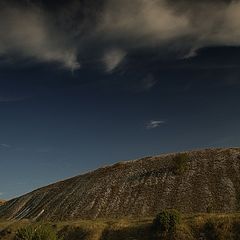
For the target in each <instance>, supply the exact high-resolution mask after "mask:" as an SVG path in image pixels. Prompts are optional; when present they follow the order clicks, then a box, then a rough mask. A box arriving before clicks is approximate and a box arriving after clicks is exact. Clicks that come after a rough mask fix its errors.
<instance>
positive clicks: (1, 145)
mask: <svg viewBox="0 0 240 240" xmlns="http://www.w3.org/2000/svg"><path fill="white" fill-rule="evenodd" d="M0 148H11V145H9V144H5V143H1V144H0Z"/></svg>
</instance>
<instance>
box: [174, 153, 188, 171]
mask: <svg viewBox="0 0 240 240" xmlns="http://www.w3.org/2000/svg"><path fill="white" fill-rule="evenodd" d="M187 161H188V155H187V154H186V153H179V154H177V155H176V156H175V157H174V158H173V172H174V174H182V173H184V172H185V171H186V170H187Z"/></svg>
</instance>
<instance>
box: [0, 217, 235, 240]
mask: <svg viewBox="0 0 240 240" xmlns="http://www.w3.org/2000/svg"><path fill="white" fill-rule="evenodd" d="M152 220H153V218H143V219H130V218H128V219H127V218H125V219H96V220H77V221H66V222H56V223H54V222H51V223H50V224H51V225H52V227H53V228H55V229H56V230H57V232H58V234H59V236H61V237H64V238H63V239H64V240H79V239H82V240H124V239H126V240H131V239H132V240H133V239H134V240H149V239H152V240H154V239H156V238H154V233H153V229H152ZM28 224H31V222H30V221H28V220H22V221H8V222H6V221H2V222H1V221H0V239H1V240H14V236H15V233H16V231H17V229H19V228H20V227H24V226H26V225H28ZM35 224H36V223H35ZM176 239H178V240H194V239H203V240H212V239H216V240H224V239H228V240H237V239H240V213H236V214H193V215H191V214H188V215H184V216H183V218H182V222H181V224H180V225H179V226H178V227H177V232H176Z"/></svg>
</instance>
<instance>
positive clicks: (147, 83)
mask: <svg viewBox="0 0 240 240" xmlns="http://www.w3.org/2000/svg"><path fill="white" fill-rule="evenodd" d="M156 84H157V80H156V79H155V78H154V76H153V75H151V74H149V75H147V76H146V77H145V78H144V79H143V80H142V84H141V90H143V91H149V90H151V89H152V88H153V87H154V86H155V85H156Z"/></svg>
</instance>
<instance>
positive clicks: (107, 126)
mask: <svg viewBox="0 0 240 240" xmlns="http://www.w3.org/2000/svg"><path fill="white" fill-rule="evenodd" d="M239 22H240V1H224V0H219V1H210V0H209V1H206V0H204V1H201V2H200V1H199V2H197V1H191V0H178V1H173V0H132V1H129V0H121V1H120V0H98V1H97V0H96V1H93V0H92V1H90V0H86V1H83V0H82V1H80V0H76V1H75V0H71V1H40V0H39V1H37V0H35V1H30V0H29V1H20V0H18V1H10V0H8V1H0V163H1V164H0V198H2V199H10V198H12V197H15V196H19V195H21V194H23V193H26V192H28V191H31V190H33V189H35V188H37V187H40V186H44V185H46V184H49V183H52V182H55V181H58V180H62V179H65V178H68V177H72V176H75V175H78V174H81V173H84V172H86V171H89V170H93V169H96V168H97V167H101V166H105V165H108V164H112V163H115V162H118V161H122V160H130V159H136V158H140V157H143V156H149V155H156V154H161V153H166V152H176V151H183V150H192V149H201V148H209V147H229V146H233V147H237V146H239V143H240V135H239V132H240V124H239V122H240V108H239V103H240V94H239V90H240V65H239V63H240V27H239Z"/></svg>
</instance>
